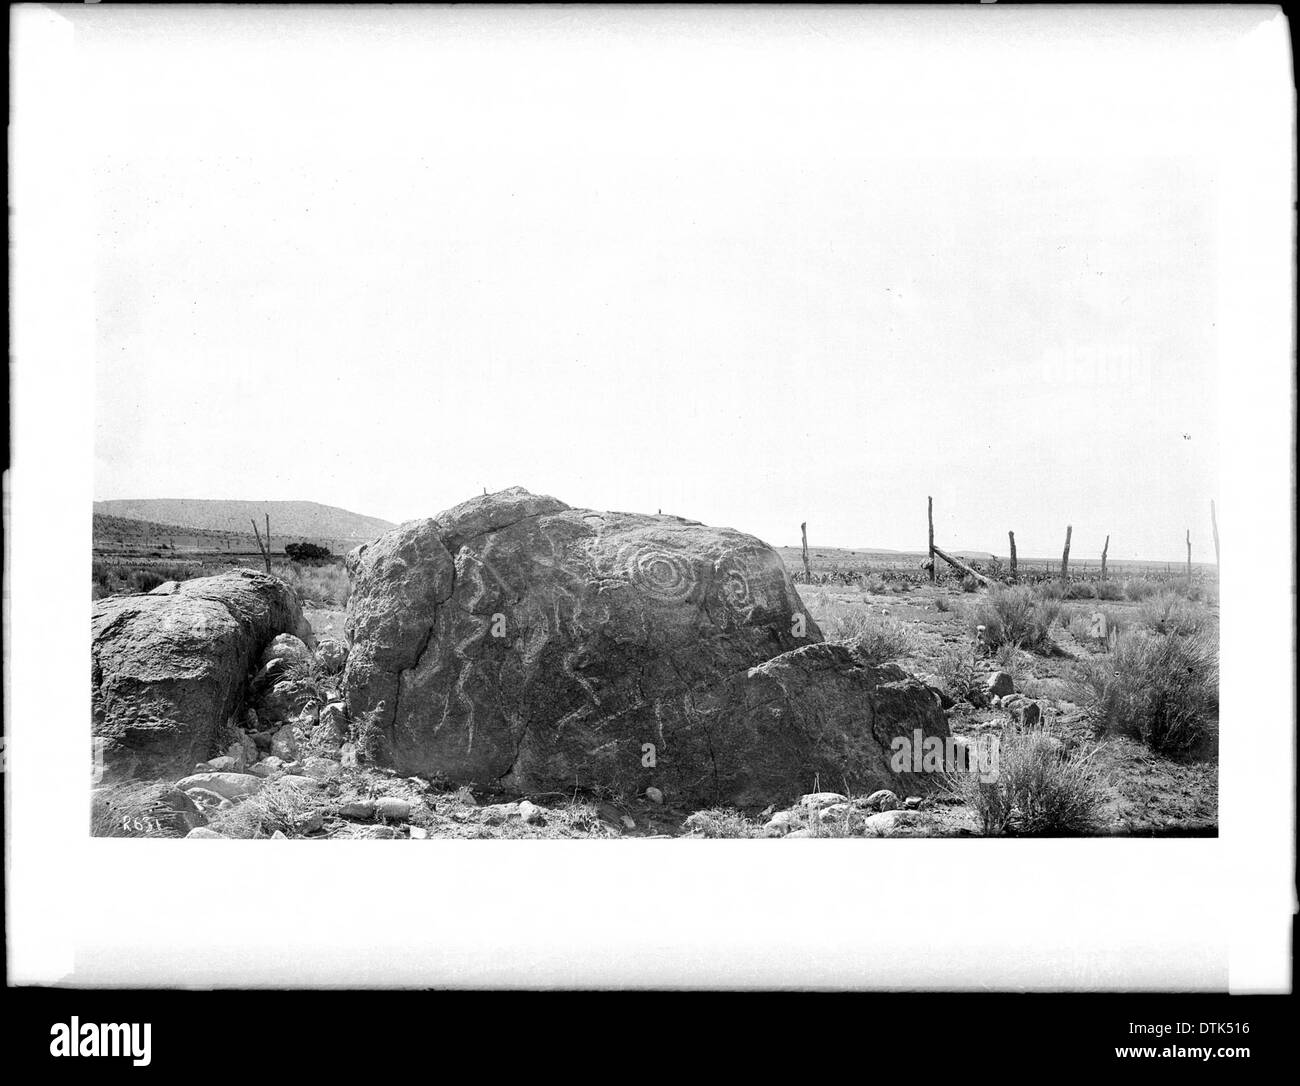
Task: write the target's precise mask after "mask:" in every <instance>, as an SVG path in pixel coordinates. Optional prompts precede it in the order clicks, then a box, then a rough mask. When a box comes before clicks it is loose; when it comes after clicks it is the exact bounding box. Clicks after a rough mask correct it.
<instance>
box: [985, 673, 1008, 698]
mask: <svg viewBox="0 0 1300 1086" xmlns="http://www.w3.org/2000/svg"><path fill="white" fill-rule="evenodd" d="M984 689H985V691H986V692H987V693H988V695H989V696H990V697H1006V695H1008V694H1014V693H1015V692H1016V683H1015V680H1014V679H1012V677H1011V676H1010V675H1008V674H1007V673H1006V672H1005V671H995V672H993V674H992V675H990V676H989V677H988V679H987V680H986V681H985V683H984Z"/></svg>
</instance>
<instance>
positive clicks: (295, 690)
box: [257, 680, 317, 724]
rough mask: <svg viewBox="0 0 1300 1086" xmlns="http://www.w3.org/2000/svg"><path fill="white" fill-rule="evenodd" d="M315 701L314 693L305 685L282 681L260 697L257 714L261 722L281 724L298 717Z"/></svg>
mask: <svg viewBox="0 0 1300 1086" xmlns="http://www.w3.org/2000/svg"><path fill="white" fill-rule="evenodd" d="M315 700H317V699H316V691H315V690H314V689H313V688H312V687H311V686H308V685H307V683H303V682H289V681H285V680H282V681H280V682H278V683H276V684H275V685H274V686H273V687H271V689H270V691H269V692H268V693H266V694H263V695H262V698H261V699H260V700H259V701H258V704H257V714H258V717H259V718H260V719H262V720H267V721H270V722H272V723H275V724H283V723H287V722H289V721H291V720H294V719H295V718H297V717H298V716H300V715H301V714H302V712H303V711H304V710H305V709H307V707H308V705H309V704H310V703H311V702H313V701H315Z"/></svg>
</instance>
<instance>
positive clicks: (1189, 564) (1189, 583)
mask: <svg viewBox="0 0 1300 1086" xmlns="http://www.w3.org/2000/svg"><path fill="white" fill-rule="evenodd" d="M1187 587H1188V588H1191V587H1192V530H1191V529H1190V528H1188V529H1187Z"/></svg>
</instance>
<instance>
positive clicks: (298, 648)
mask: <svg viewBox="0 0 1300 1086" xmlns="http://www.w3.org/2000/svg"><path fill="white" fill-rule="evenodd" d="M272 660H284V661H285V663H288V664H301V665H302V666H303V667H308V666H310V665H311V649H309V648H308V647H307V643H306V642H305V641H303V640H302V638H299V637H294V635H293V634H287V633H283V634H280V635H279V636H278V637H276V638H274V639H273V640H272V641H271V643H270V644H269V645H267V646H266V651H264V652H263V653H262V663H263V664H267V663H270V661H272Z"/></svg>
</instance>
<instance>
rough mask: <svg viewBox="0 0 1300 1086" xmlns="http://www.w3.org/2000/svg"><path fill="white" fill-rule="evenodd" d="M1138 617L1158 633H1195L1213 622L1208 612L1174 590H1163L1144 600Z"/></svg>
mask: <svg viewBox="0 0 1300 1086" xmlns="http://www.w3.org/2000/svg"><path fill="white" fill-rule="evenodd" d="M1138 618H1139V619H1140V620H1141V622H1142V623H1143V624H1144V625H1146V626H1150V627H1151V629H1153V630H1155V632H1156V633H1161V634H1165V633H1182V634H1194V633H1199V632H1200V631H1201V630H1205V629H1208V628H1209V627H1210V626H1211V625H1212V624H1213V623H1212V620H1211V618H1210V616H1209V615H1208V614H1206V612H1204V611H1203V610H1201V609H1200V608H1198V607H1194V606H1192V605H1191V603H1190V602H1188V600H1187V599H1186V598H1184V597H1182V596H1179V595H1177V594H1176V593H1173V592H1162V593H1160V594H1159V595H1157V596H1151V597H1149V598H1148V599H1146V600H1144V601H1143V602H1142V605H1141V606H1140V607H1139V608H1138Z"/></svg>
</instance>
